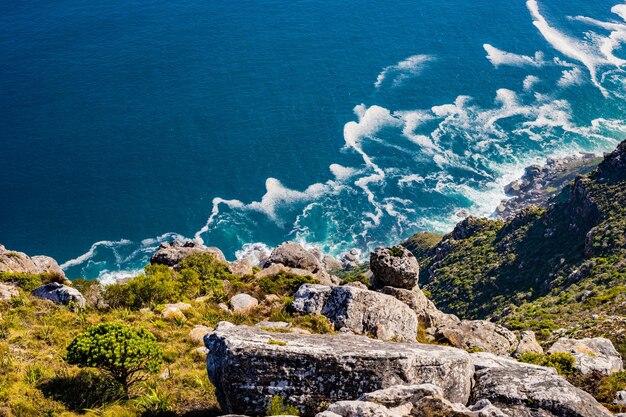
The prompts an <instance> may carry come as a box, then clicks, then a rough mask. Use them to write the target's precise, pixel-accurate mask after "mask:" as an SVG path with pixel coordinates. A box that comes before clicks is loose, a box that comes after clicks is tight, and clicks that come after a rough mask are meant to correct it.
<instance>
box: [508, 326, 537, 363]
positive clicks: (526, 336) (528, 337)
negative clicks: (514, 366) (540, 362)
mask: <svg viewBox="0 0 626 417" xmlns="http://www.w3.org/2000/svg"><path fill="white" fill-rule="evenodd" d="M522 353H543V348H542V347H541V345H540V344H539V342H537V339H536V338H535V333H534V332H533V331H531V330H525V331H523V332H521V333H520V341H519V344H518V345H517V348H516V349H515V352H514V353H513V356H515V357H519V356H520V355H521V354H522Z"/></svg>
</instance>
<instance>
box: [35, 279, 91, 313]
mask: <svg viewBox="0 0 626 417" xmlns="http://www.w3.org/2000/svg"><path fill="white" fill-rule="evenodd" d="M33 295H34V296H35V297H37V298H43V299H45V300H50V301H52V302H53V303H55V304H64V305H70V304H71V305H72V306H75V307H79V308H84V307H85V297H83V295H82V294H81V293H80V291H78V290H77V289H76V288H72V287H68V286H67V285H63V284H59V283H58V282H51V283H49V284H45V285H42V286H41V287H39V288H35V289H34V290H33Z"/></svg>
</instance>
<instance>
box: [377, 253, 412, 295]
mask: <svg viewBox="0 0 626 417" xmlns="http://www.w3.org/2000/svg"><path fill="white" fill-rule="evenodd" d="M370 269H371V270H372V273H373V278H372V284H373V286H374V288H382V287H385V286H390V287H395V288H405V289H408V290H412V289H417V288H419V287H418V281H419V274H420V267H419V264H418V263H417V259H415V256H413V254H412V253H411V251H409V250H408V249H406V248H404V247H402V246H395V247H393V248H378V249H376V251H374V252H372V253H371V254H370Z"/></svg>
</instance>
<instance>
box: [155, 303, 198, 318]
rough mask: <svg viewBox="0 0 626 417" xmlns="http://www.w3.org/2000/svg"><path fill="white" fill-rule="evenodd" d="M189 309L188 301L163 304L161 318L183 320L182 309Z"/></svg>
mask: <svg viewBox="0 0 626 417" xmlns="http://www.w3.org/2000/svg"><path fill="white" fill-rule="evenodd" d="M189 309H191V304H189V303H175V304H165V307H164V308H163V311H162V312H161V315H162V316H163V318H166V319H168V320H175V319H177V320H185V319H186V317H185V313H183V311H185V310H189Z"/></svg>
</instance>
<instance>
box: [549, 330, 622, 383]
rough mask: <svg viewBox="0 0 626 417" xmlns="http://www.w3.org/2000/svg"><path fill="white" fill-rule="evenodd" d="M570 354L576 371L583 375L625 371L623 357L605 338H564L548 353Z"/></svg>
mask: <svg viewBox="0 0 626 417" xmlns="http://www.w3.org/2000/svg"><path fill="white" fill-rule="evenodd" d="M559 352H560V353H569V354H571V355H572V356H573V357H574V359H575V360H576V361H575V362H574V369H576V370H577V371H578V372H580V373H581V374H583V375H586V374H589V373H591V372H594V371H596V372H601V373H603V374H605V375H610V374H612V373H614V372H619V371H622V370H623V369H624V364H623V362H622V357H621V355H620V354H619V352H617V350H616V349H615V347H614V346H613V343H611V341H610V340H609V339H605V338H603V337H594V338H587V339H581V340H577V339H569V338H566V337H562V338H560V339H559V340H557V341H556V343H555V344H553V345H552V347H551V348H550V349H549V350H548V353H559Z"/></svg>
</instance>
